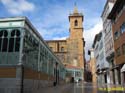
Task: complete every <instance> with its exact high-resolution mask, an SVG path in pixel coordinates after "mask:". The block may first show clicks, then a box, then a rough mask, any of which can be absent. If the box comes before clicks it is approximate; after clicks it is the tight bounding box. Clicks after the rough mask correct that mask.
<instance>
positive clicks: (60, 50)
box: [46, 6, 85, 69]
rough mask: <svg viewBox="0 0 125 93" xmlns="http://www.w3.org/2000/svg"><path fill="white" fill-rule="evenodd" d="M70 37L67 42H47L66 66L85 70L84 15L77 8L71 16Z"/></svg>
mask: <svg viewBox="0 0 125 93" xmlns="http://www.w3.org/2000/svg"><path fill="white" fill-rule="evenodd" d="M69 22H70V28H69V32H70V36H69V37H68V38H67V39H66V40H48V41H46V42H47V43H48V45H49V47H50V48H51V49H52V50H53V52H54V53H55V54H56V55H57V56H58V57H59V59H60V60H61V61H62V62H63V64H66V65H72V66H78V67H80V68H81V69H83V68H84V59H85V58H84V55H85V54H84V46H85V44H84V38H83V15H82V14H81V13H79V12H78V10H77V7H76V6H75V8H74V12H73V13H72V14H70V15H69Z"/></svg>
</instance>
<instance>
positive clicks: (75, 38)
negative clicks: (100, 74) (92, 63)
mask: <svg viewBox="0 0 125 93" xmlns="http://www.w3.org/2000/svg"><path fill="white" fill-rule="evenodd" d="M83 18H84V17H83V14H82V13H79V12H78V9H77V7H76V5H75V7H74V11H73V13H72V14H70V15H69V22H70V28H69V33H70V36H69V38H68V39H67V45H68V46H67V52H68V62H69V63H70V64H71V65H73V66H78V67H80V68H82V69H84V57H85V54H84V46H85V45H84V38H83Z"/></svg>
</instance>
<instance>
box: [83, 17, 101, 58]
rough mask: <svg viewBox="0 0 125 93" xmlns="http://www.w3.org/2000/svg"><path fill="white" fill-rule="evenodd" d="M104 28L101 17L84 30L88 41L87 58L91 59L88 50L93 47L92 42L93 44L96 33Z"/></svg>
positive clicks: (86, 47) (86, 46)
mask: <svg viewBox="0 0 125 93" xmlns="http://www.w3.org/2000/svg"><path fill="white" fill-rule="evenodd" d="M102 29H103V27H102V21H101V18H100V19H99V21H98V22H97V23H96V24H95V25H94V26H93V27H92V28H90V29H88V30H85V31H84V38H85V41H86V45H85V50H86V51H85V55H86V60H89V56H88V50H89V49H90V48H92V44H93V40H94V37H95V35H96V34H97V33H99V32H100V31H101V30H102Z"/></svg>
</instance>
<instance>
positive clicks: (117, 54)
mask: <svg viewBox="0 0 125 93" xmlns="http://www.w3.org/2000/svg"><path fill="white" fill-rule="evenodd" d="M120 55H121V52H120V48H118V49H117V50H116V56H120Z"/></svg>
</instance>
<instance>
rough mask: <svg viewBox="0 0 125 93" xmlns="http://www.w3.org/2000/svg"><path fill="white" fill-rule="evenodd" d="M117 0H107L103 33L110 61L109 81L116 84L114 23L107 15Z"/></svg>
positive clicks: (106, 55) (103, 14) (107, 56)
mask: <svg viewBox="0 0 125 93" xmlns="http://www.w3.org/2000/svg"><path fill="white" fill-rule="evenodd" d="M115 1H116V0H107V2H106V4H105V7H104V10H103V12H102V16H101V17H102V21H103V33H104V47H105V52H104V54H105V59H106V60H107V61H108V63H109V66H110V67H109V70H107V71H106V73H107V76H108V77H109V79H110V81H109V82H107V83H110V84H115V70H114V69H113V67H114V44H113V35H112V23H111V21H110V20H108V19H107V16H108V15H109V13H110V12H111V10H112V7H113V5H114V3H115Z"/></svg>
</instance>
